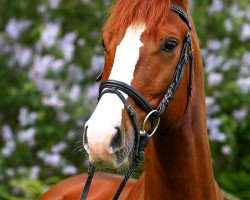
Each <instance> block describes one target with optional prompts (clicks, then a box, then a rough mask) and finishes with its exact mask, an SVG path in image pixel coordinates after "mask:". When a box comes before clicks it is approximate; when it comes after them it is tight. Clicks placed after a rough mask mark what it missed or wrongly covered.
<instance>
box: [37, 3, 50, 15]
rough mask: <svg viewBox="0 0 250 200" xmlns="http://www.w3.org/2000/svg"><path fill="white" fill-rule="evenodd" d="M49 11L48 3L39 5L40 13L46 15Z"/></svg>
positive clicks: (38, 10)
mask: <svg viewBox="0 0 250 200" xmlns="http://www.w3.org/2000/svg"><path fill="white" fill-rule="evenodd" d="M47 11H48V8H47V6H46V5H44V4H40V5H39V6H38V7H37V12H38V13H40V14H41V15H46V14H47Z"/></svg>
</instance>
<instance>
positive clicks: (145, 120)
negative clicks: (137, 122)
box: [140, 110, 161, 137]
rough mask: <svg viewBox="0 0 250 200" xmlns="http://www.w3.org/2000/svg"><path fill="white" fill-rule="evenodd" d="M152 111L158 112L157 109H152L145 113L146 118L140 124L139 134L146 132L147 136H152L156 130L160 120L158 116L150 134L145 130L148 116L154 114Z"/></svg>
mask: <svg viewBox="0 0 250 200" xmlns="http://www.w3.org/2000/svg"><path fill="white" fill-rule="evenodd" d="M154 113H158V111H157V110H152V111H151V112H150V113H148V115H147V116H146V118H145V119H144V122H143V125H142V130H140V135H146V134H147V135H148V137H152V136H153V135H154V133H155V132H156V130H157V128H158V126H159V124H160V120H161V119H160V117H158V119H157V123H156V126H155V127H154V130H153V131H152V132H151V133H150V134H148V133H147V132H146V131H145V126H146V123H147V121H148V119H149V117H150V116H151V115H152V114H154Z"/></svg>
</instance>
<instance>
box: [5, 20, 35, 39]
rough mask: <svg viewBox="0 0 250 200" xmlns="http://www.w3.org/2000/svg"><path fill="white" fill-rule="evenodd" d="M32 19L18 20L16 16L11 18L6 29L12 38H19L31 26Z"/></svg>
mask: <svg viewBox="0 0 250 200" xmlns="http://www.w3.org/2000/svg"><path fill="white" fill-rule="evenodd" d="M30 25H31V21H29V20H17V19H16V18H11V19H10V20H9V22H8V23H7V25H6V27H5V31H6V32H7V34H8V35H9V37H10V38H12V39H14V40H17V39H18V38H19V36H20V35H21V33H22V32H23V31H24V30H26V29H27V28H28V27H30Z"/></svg>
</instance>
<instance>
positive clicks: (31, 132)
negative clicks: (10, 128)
mask: <svg viewBox="0 0 250 200" xmlns="http://www.w3.org/2000/svg"><path fill="white" fill-rule="evenodd" d="M35 135H36V129H35V128H33V127H31V128H28V129H26V130H21V131H19V132H18V134H17V138H18V141H19V142H20V143H26V144H28V145H29V146H34V145H35Z"/></svg>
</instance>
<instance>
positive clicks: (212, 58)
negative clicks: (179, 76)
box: [204, 53, 224, 73]
mask: <svg viewBox="0 0 250 200" xmlns="http://www.w3.org/2000/svg"><path fill="white" fill-rule="evenodd" d="M223 61H224V58H223V57H222V56H217V55H215V54H212V53H210V54H208V55H207V56H206V57H204V64H205V70H206V72H207V73H209V72H211V71H213V70H215V69H216V68H218V67H219V66H220V65H221V64H222V63H223Z"/></svg>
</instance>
